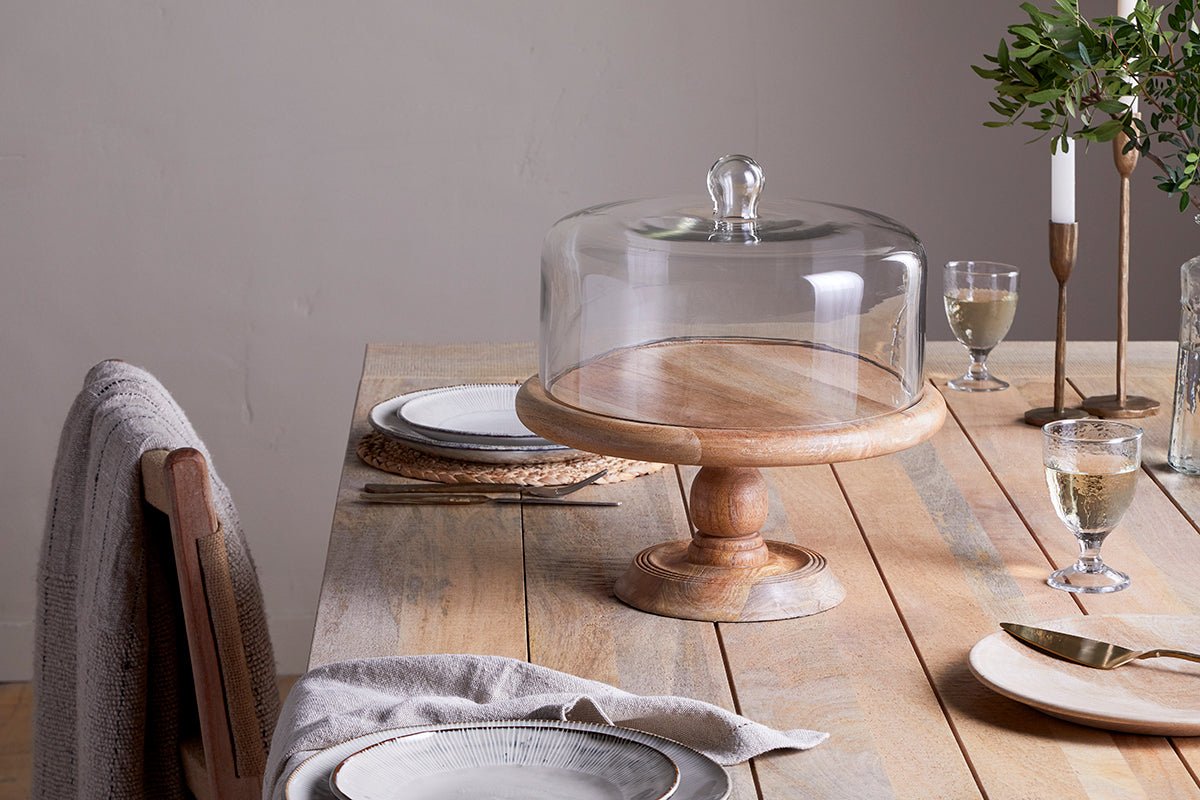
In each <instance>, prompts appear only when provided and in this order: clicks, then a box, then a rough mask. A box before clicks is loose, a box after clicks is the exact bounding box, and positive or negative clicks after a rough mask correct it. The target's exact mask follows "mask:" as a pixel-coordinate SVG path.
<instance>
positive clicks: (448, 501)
mask: <svg viewBox="0 0 1200 800" xmlns="http://www.w3.org/2000/svg"><path fill="white" fill-rule="evenodd" d="M360 497H361V499H363V500H365V501H367V502H370V503H392V504H394V505H410V506H470V505H480V504H482V503H520V504H522V505H532V506H610V507H611V506H619V505H621V504H620V503H619V502H616V501H611V500H564V499H562V498H561V497H536V496H530V495H519V496H517V497H489V496H488V495H486V494H481V493H472V494H449V493H446V492H430V493H424V494H418V493H399V494H381V493H371V492H363V493H362V495H360Z"/></svg>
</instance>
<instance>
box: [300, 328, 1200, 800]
mask: <svg viewBox="0 0 1200 800" xmlns="http://www.w3.org/2000/svg"><path fill="white" fill-rule="evenodd" d="M1175 351H1176V346H1175V344H1174V343H1170V342H1131V343H1130V344H1129V349H1128V389H1129V391H1130V392H1132V393H1136V394H1138V395H1144V396H1148V397H1153V398H1156V399H1158V400H1159V401H1160V402H1161V403H1162V410H1161V411H1160V412H1159V414H1157V415H1155V416H1152V417H1148V418H1144V419H1141V420H1136V421H1135V423H1136V424H1140V425H1141V426H1142V427H1143V428H1144V430H1145V437H1144V448H1143V468H1142V473H1141V475H1140V477H1139V482H1138V486H1137V493H1136V496H1135V498H1134V501H1133V504H1132V507H1131V508H1130V510H1129V512H1128V514H1127V515H1126V516H1125V519H1124V521H1123V523H1122V524H1121V525H1120V526H1119V527H1118V528H1117V530H1116V531H1115V532H1114V534H1113V535H1112V536H1111V537H1110V538H1109V540H1108V541H1107V542H1106V543H1105V545H1104V557H1105V560H1106V561H1107V562H1109V563H1111V564H1112V565H1113V566H1114V567H1116V568H1117V569H1121V570H1122V571H1124V572H1127V573H1129V574H1130V575H1131V576H1132V578H1133V584H1132V586H1131V587H1130V588H1128V589H1127V590H1125V591H1122V592H1118V593H1115V594H1109V595H1088V596H1076V595H1070V594H1067V593H1065V592H1061V591H1057V590H1054V589H1051V588H1050V587H1049V586H1047V585H1046V583H1045V578H1046V576H1047V574H1048V573H1049V572H1050V571H1051V570H1052V569H1056V568H1058V567H1061V566H1065V565H1067V564H1069V563H1071V562H1072V561H1074V559H1075V556H1076V553H1077V547H1076V545H1075V541H1074V539H1073V538H1072V536H1071V535H1070V533H1069V532H1068V531H1067V529H1066V528H1065V527H1063V525H1062V523H1061V522H1060V521H1059V520H1058V518H1057V516H1056V515H1055V513H1054V509H1053V507H1052V506H1051V503H1050V499H1049V495H1048V493H1047V489H1046V483H1045V477H1044V474H1043V468H1042V463H1041V442H1040V436H1041V434H1040V431H1039V430H1038V429H1037V428H1034V427H1031V426H1028V425H1026V424H1024V423H1023V422H1022V416H1023V414H1024V412H1025V411H1027V410H1028V409H1030V408H1035V407H1040V406H1047V405H1050V404H1052V399H1053V364H1054V348H1053V343H1050V342H1034V343H1030V342H1005V343H1003V344H1001V345H1000V346H999V347H998V348H997V349H996V350H995V351H994V352H993V354H992V355H991V357H990V358H989V359H988V367H989V369H990V370H991V371H992V372H993V373H994V374H995V375H996V376H997V377H999V378H1002V379H1004V380H1008V381H1010V382H1011V383H1012V384H1013V385H1012V387H1011V388H1010V389H1007V390H1005V391H1001V392H992V393H987V394H968V393H964V392H956V391H952V390H948V389H946V388H945V381H946V380H947V379H949V378H954V377H957V376H959V375H960V374H962V372H963V371H964V370H965V368H966V365H967V363H968V358H967V354H966V351H965V350H964V349H963V348H962V347H961V346H959V345H958V344H956V343H941V342H938V343H930V344H929V345H928V346H927V350H926V377H927V379H928V380H929V382H930V383H931V384H932V385H933V386H935V387H937V389H938V390H939V391H941V392H942V394H943V395H944V397H945V399H946V402H947V405H948V407H949V414H948V415H947V418H946V422H945V424H944V426H943V427H942V428H941V430H940V431H939V432H938V433H936V434H935V435H934V436H933V437H932V438H931V439H930V440H928V441H927V442H924V443H922V444H919V445H917V446H915V447H913V448H911V449H908V450H905V451H903V452H900V453H896V454H893V455H886V456H879V457H876V458H871V459H867V460H863V461H853V462H847V463H841V464H834V465H831V466H830V465H821V466H804V467H771V468H767V469H764V470H763V474H764V476H765V477H766V480H767V483H768V487H769V492H770V510H769V513H768V520H767V523H766V526H765V527H764V529H763V533H764V535H765V536H768V537H769V538H771V539H776V540H782V541H788V542H795V543H797V544H802V545H804V546H806V547H810V548H812V549H814V550H816V551H817V552H819V553H821V554H822V555H824V556H825V557H826V558H827V559H828V560H829V563H830V565H831V566H832V568H833V570H834V572H835V574H836V575H837V577H838V578H839V579H840V581H841V583H842V584H843V585H844V586H845V588H846V599H845V600H844V601H843V602H842V603H841V604H840V605H838V606H836V607H835V608H833V609H830V610H828V611H824V612H822V613H819V614H815V615H813V616H807V617H800V618H796V619H788V620H778V621H770V622H735V623H724V622H722V623H712V622H699V621H690V620H681V619H672V618H668V617H661V616H656V615H653V614H648V613H644V612H641V611H637V610H634V609H632V608H630V607H628V606H626V605H624V604H623V603H621V602H620V601H619V600H617V599H616V598H615V597H614V596H613V584H614V583H615V581H616V580H617V578H618V577H620V575H621V574H622V572H623V571H624V570H625V569H626V567H627V566H628V565H629V563H630V561H631V560H632V559H633V557H634V556H635V555H636V554H637V553H638V552H639V551H641V550H642V549H643V548H646V547H648V546H650V545H653V544H657V543H659V542H663V541H668V540H671V539H686V538H687V537H688V522H687V518H686V514H685V511H684V507H683V502H682V500H681V495H680V491H679V486H678V483H677V480H676V475H675V471H674V470H673V469H670V468H668V469H665V470H662V471H659V472H656V473H654V474H651V475H647V476H643V477H639V478H635V479H632V480H628V481H624V482H621V483H617V484H612V485H607V486H594V487H588V488H587V489H584V490H582V491H581V492H579V494H578V495H577V497H579V498H587V499H599V500H619V501H620V502H621V504H622V505H621V506H620V507H618V508H592V507H586V508H553V507H533V506H526V507H522V506H519V505H473V506H467V507H446V506H394V505H378V504H368V503H364V502H362V501H360V500H359V494H360V491H361V489H362V487H363V485H364V484H366V483H368V482H376V481H380V480H385V479H394V480H397V481H403V480H405V479H401V478H398V477H397V476H391V477H390V478H388V477H386V476H385V475H384V473H382V472H380V471H379V470H376V469H373V468H371V467H369V466H367V465H366V464H364V463H363V462H361V461H360V460H359V459H358V458H357V456H356V446H357V444H358V442H359V440H360V439H361V438H362V437H363V436H364V435H365V434H367V433H368V432H369V431H370V426H369V424H368V422H367V414H368V412H369V410H370V409H371V407H372V406H373V405H374V404H376V403H378V402H380V401H382V400H385V399H387V398H390V397H393V396H396V395H398V394H401V393H403V392H407V391H412V390H416V389H423V388H428V387H433V386H441V385H447V384H454V383H464V382H480V381H504V382H513V381H519V380H523V379H525V378H527V377H529V376H530V375H532V374H533V373H534V372H536V368H537V367H536V365H537V354H536V349H535V347H534V346H533V345H530V344H469V345H415V344H411V345H371V346H369V347H368V348H367V351H366V357H365V361H364V368H363V376H362V382H361V385H360V387H359V394H358V399H357V404H356V407H355V409H354V416H353V421H352V423H351V428H350V437H349V441H348V446H347V450H346V456H345V466H344V468H343V471H342V478H341V485H340V488H339V494H338V501H337V507H336V511H335V514H334V520H333V529H332V534H331V538H330V545H329V552H328V557H327V561H326V569H325V577H324V583H323V586H322V589H321V597H320V604H319V609H318V612H317V620H316V628H315V633H314V637H313V644H312V651H311V656H310V664H309V665H310V667H315V666H318V665H321V664H325V663H328V662H332V661H339V660H343V659H349V658H361V657H369V656H383V655H411V654H425V653H454V652H459V653H476V654H493V655H501V656H509V657H512V658H517V659H523V660H528V661H532V662H534V663H537V664H541V665H544V666H547V667H551V668H554V669H558V670H563V671H566V672H569V673H573V674H575V675H579V676H582V677H585V678H591V679H595V680H600V681H604V682H607V683H610V684H613V685H616V686H619V687H621V688H623V689H626V690H629V691H632V692H636V693H640V694H654V695H658V694H676V695H685V696H689V697H694V698H698V699H701V700H705V701H708V702H711V703H715V704H717V705H719V706H723V707H725V708H728V709H731V710H734V711H737V712H739V713H741V714H743V715H745V716H748V717H750V718H752V719H755V720H757V721H760V722H763V723H765V724H768V725H772V726H774V727H778V728H785V729H786V728H812V729H817V730H823V731H827V732H829V733H830V734H831V736H830V738H829V739H828V740H827V741H826V742H825V743H823V744H821V745H819V746H818V747H816V748H813V749H812V750H808V751H804V752H799V753H774V754H769V755H766V756H763V757H761V758H758V759H756V760H755V761H754V762H752V763H749V764H741V765H737V766H734V767H731V768H730V773H731V775H732V777H733V784H734V789H733V793H732V795H731V797H734V798H742V799H745V800H748V799H749V798H756V797H762V798H797V799H798V798H890V797H898V798H955V799H958V798H972V797H985V798H990V800H999V798H1054V800H1065V799H1066V798H1109V797H1121V798H1147V799H1148V800H1160V799H1161V798H1184V797H1186V798H1200V737H1161V736H1150V735H1139V734H1131V733H1115V732H1111V731H1107V730H1103V729H1099V728H1093V727H1086V726H1083V725H1078V724H1075V723H1072V722H1067V721H1063V720H1060V719H1056V718H1054V717H1051V716H1048V715H1046V714H1043V713H1041V712H1039V711H1036V710H1034V709H1033V708H1030V707H1029V706H1027V705H1024V704H1022V703H1019V702H1016V701H1014V700H1011V699H1008V698H1006V697H1004V696H1001V695H1000V694H997V693H996V692H993V691H992V690H990V689H988V688H985V687H984V686H983V685H982V684H981V683H980V682H979V680H977V679H976V678H975V676H974V675H973V674H972V673H971V671H970V669H969V667H968V654H969V652H970V650H971V648H972V646H974V645H975V644H976V643H977V642H978V641H980V640H981V639H983V638H985V637H987V636H990V635H992V634H994V633H996V632H997V631H999V630H1000V628H999V623H1000V622H1002V621H1014V622H1021V623H1031V624H1037V623H1038V622H1040V621H1047V620H1056V619H1063V618H1078V617H1081V616H1083V615H1115V614H1121V615H1130V614H1155V615H1186V616H1195V615H1197V614H1200V533H1198V528H1197V524H1196V523H1197V521H1200V479H1198V478H1188V477H1185V476H1183V475H1179V474H1177V473H1175V472H1173V471H1172V470H1171V469H1170V468H1169V467H1168V466H1167V465H1166V450H1167V441H1168V436H1169V429H1170V422H1171V419H1170V416H1171V414H1170V411H1171V399H1172V395H1173V385H1174V365H1175V355H1176V352H1175ZM1114 354H1115V347H1114V345H1113V344H1112V343H1078V342H1072V343H1070V344H1069V345H1068V348H1067V357H1066V364H1067V368H1066V373H1067V376H1068V382H1069V383H1068V387H1067V404H1068V405H1073V404H1076V405H1077V404H1078V402H1079V401H1080V400H1081V399H1082V398H1083V397H1085V396H1092V395H1096V394H1105V393H1111V392H1112V391H1113V387H1114V380H1115V378H1114V376H1115V355H1114ZM694 474H695V469H694V468H690V467H685V468H683V475H684V478H685V480H686V479H688V478H690V476H691V475H694ZM1186 644H1190V645H1191V647H1186V648H1185V649H1192V650H1195V649H1197V648H1200V641H1193V642H1190V643H1182V642H1177V643H1175V645H1176V646H1184V645H1186ZM1155 661H1159V662H1161V661H1164V659H1156V660H1155ZM1144 663H1147V664H1149V663H1153V662H1144ZM1180 663H1184V662H1180ZM1190 666H1191V667H1195V666H1196V665H1190ZM1123 669H1132V667H1125V668H1123ZM1195 676H1196V678H1195V680H1196V695H1197V696H1200V670H1197V671H1195Z"/></svg>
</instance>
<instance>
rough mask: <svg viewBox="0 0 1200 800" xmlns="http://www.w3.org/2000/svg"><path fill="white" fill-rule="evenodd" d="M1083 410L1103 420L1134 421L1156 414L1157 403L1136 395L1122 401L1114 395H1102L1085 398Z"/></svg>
mask: <svg viewBox="0 0 1200 800" xmlns="http://www.w3.org/2000/svg"><path fill="white" fill-rule="evenodd" d="M1083 410H1084V411H1087V412H1088V413H1089V414H1094V415H1095V416H1097V417H1101V418H1103V419H1136V418H1137V417H1149V416H1151V415H1153V414H1155V413H1157V412H1158V401H1157V400H1152V399H1150V398H1149V397H1139V396H1137V395H1129V396H1127V397H1125V398H1124V399H1123V400H1122V399H1121V398H1120V397H1117V395H1115V394H1102V395H1098V396H1096V397H1088V398H1085V399H1084V401H1083Z"/></svg>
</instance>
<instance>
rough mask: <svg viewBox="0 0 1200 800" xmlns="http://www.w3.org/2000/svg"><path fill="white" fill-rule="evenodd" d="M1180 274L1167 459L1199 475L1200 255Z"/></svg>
mask: <svg viewBox="0 0 1200 800" xmlns="http://www.w3.org/2000/svg"><path fill="white" fill-rule="evenodd" d="M1179 273H1180V284H1181V287H1182V296H1181V298H1180V315H1179V358H1178V360H1177V361H1176V362H1175V411H1174V413H1173V415H1172V417H1171V444H1170V446H1169V448H1168V450H1167V462H1168V463H1169V464H1170V465H1171V467H1172V469H1174V470H1176V471H1177V472H1182V473H1184V474H1185V475H1200V408H1198V404H1197V401H1198V400H1200V257H1197V258H1193V259H1192V260H1191V261H1188V262H1187V263H1185V264H1184V265H1183V266H1182V267H1180V270H1179Z"/></svg>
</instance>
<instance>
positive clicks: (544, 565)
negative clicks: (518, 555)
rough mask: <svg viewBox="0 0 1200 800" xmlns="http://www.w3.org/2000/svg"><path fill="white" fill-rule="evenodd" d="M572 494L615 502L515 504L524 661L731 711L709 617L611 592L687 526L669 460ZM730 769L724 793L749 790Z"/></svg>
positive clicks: (741, 799)
mask: <svg viewBox="0 0 1200 800" xmlns="http://www.w3.org/2000/svg"><path fill="white" fill-rule="evenodd" d="M576 496H577V497H578V498H580V499H588V498H592V499H614V500H619V501H620V502H621V504H622V505H621V506H620V507H619V508H579V509H566V508H538V507H529V508H526V509H525V510H524V525H525V545H526V586H527V591H528V598H529V600H528V604H529V609H528V613H529V644H530V660H531V661H533V662H534V663H537V664H541V665H543V666H546V667H550V668H552V669H558V670H562V671H563V672H568V673H570V674H573V675H579V676H581V677H585V678H590V679H592V680H598V681H603V682H605V683H609V684H612V685H614V686H619V687H621V688H623V689H625V690H627V691H631V692H634V693H637V694H644V695H681V696H684V697H693V698H696V699H698V700H704V701H706V702H709V703H713V704H714V705H718V706H721V707H723V708H726V709H729V710H730V711H735V710H736V708H735V705H734V702H733V696H732V693H731V690H730V686H729V682H728V680H727V679H726V676H725V667H724V662H723V660H722V655H721V647H720V643H719V642H718V640H717V635H716V629H715V628H714V626H713V625H712V624H711V623H708V622H697V621H693V620H680V619H672V618H669V617H659V616H655V615H653V614H646V613H643V612H641V611H637V610H635V609H633V608H630V607H629V606H626V605H625V604H624V603H622V602H620V601H619V600H617V599H616V597H614V596H613V584H614V583H615V582H616V580H617V578H618V577H619V576H620V575H621V573H622V572H624V571H625V568H626V567H627V566H628V565H629V563H630V561H632V560H633V557H634V556H635V555H636V554H637V553H638V551H640V550H642V549H643V548H645V547H648V546H650V545H652V544H657V543H658V542H661V541H666V540H669V539H674V538H683V537H685V536H686V534H687V521H686V518H685V516H684V513H683V504H682V502H681V501H680V497H679V491H678V488H677V481H676V477H675V471H674V469H670V468H668V469H664V470H662V471H660V472H658V473H655V474H652V475H647V476H644V477H640V478H636V479H633V480H629V481H623V482H621V483H619V484H613V485H605V486H593V487H588V488H587V489H584V490H581V491H580V492H579V493H578V494H577V495H576ZM730 773H731V775H732V777H733V794H732V795H731V797H734V798H738V800H747V799H748V798H754V797H758V793H757V791H756V789H755V786H754V779H753V775H752V774H751V772H750V768H749V766H748V765H745V764H742V765H738V766H735V767H732V768H730Z"/></svg>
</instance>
